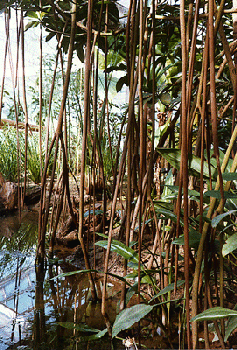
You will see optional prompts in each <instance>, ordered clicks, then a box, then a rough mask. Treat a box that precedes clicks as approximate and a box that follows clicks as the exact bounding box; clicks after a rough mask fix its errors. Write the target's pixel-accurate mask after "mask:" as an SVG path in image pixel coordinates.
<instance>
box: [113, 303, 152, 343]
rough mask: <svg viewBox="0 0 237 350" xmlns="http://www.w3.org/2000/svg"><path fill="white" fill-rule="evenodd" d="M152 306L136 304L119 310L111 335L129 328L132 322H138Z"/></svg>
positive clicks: (114, 335)
mask: <svg viewBox="0 0 237 350" xmlns="http://www.w3.org/2000/svg"><path fill="white" fill-rule="evenodd" d="M153 307H154V306H152V305H146V304H138V305H134V306H132V307H130V308H127V309H125V310H123V311H122V312H120V314H119V315H118V316H117V317H116V320H115V322H114V324H113V328H112V337H113V338H114V337H116V335H118V334H119V332H120V331H122V330H124V329H129V328H130V327H132V325H133V324H134V323H136V322H139V321H140V320H141V319H142V318H143V317H144V316H146V315H147V314H148V313H149V312H151V310H152V309H153Z"/></svg>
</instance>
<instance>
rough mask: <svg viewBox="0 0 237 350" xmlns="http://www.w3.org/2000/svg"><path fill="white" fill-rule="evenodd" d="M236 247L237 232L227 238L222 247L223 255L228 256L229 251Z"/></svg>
mask: <svg viewBox="0 0 237 350" xmlns="http://www.w3.org/2000/svg"><path fill="white" fill-rule="evenodd" d="M235 249H237V233H234V234H233V235H232V236H230V237H229V238H228V239H227V240H226V242H225V244H224V245H223V248H222V254H223V256H226V255H228V254H229V253H232V252H233V251H234V250H235Z"/></svg>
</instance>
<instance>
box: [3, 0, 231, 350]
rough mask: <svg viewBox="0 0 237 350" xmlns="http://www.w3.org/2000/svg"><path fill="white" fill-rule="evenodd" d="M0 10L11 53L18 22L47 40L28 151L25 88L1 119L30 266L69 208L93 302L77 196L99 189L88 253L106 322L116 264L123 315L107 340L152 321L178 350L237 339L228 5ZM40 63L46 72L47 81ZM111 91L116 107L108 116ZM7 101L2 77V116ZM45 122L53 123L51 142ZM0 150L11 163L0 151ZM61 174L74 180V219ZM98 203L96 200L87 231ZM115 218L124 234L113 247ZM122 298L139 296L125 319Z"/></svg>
mask: <svg viewBox="0 0 237 350" xmlns="http://www.w3.org/2000/svg"><path fill="white" fill-rule="evenodd" d="M0 6H1V8H0V9H1V10H5V18H6V28H7V27H8V24H9V23H10V17H11V16H12V15H13V13H14V12H15V14H16V15H18V16H19V17H20V18H21V19H20V20H19V21H18V25H19V27H18V33H19V36H18V39H19V40H18V48H19V47H20V45H19V44H20V42H21V43H24V41H23V38H24V31H23V26H24V21H26V20H27V24H26V25H25V30H31V27H37V26H39V28H41V29H42V27H44V28H45V29H46V31H47V37H46V41H49V40H51V39H52V38H53V37H55V38H56V41H57V47H56V49H55V62H56V65H55V70H54V71H53V69H54V68H53V69H52V67H53V64H52V60H51V58H50V60H49V58H48V59H47V58H44V59H43V57H42V56H41V57H40V60H39V62H40V64H39V80H38V81H37V83H36V87H35V86H33V84H32V88H31V96H33V97H32V101H33V102H32V103H34V106H35V111H36V113H35V119H34V122H35V123H37V124H38V125H39V128H40V132H39V135H38V137H39V142H36V143H35V142H33V137H32V136H31V135H30V134H29V130H28V109H27V103H26V91H25V85H24V84H23V91H22V95H21V96H16V94H14V97H13V104H12V108H10V112H11V113H10V112H9V118H14V119H15V120H16V121H18V118H19V117H21V119H20V120H21V121H24V122H25V123H26V127H25V134H24V137H23V135H20V134H19V133H20V132H19V130H17V135H18V136H17V137H16V138H15V139H17V140H18V143H17V144H16V143H12V138H11V137H10V136H11V132H10V133H5V134H3V135H1V155H0V157H1V158H0V167H1V168H0V169H1V172H2V173H3V174H4V175H5V176H6V177H8V178H9V179H10V180H14V181H15V180H16V179H17V177H18V178H19V176H20V177H22V178H23V181H24V185H26V181H27V177H28V176H30V177H31V179H32V180H33V181H36V182H41V186H42V196H41V206H40V224H39V232H38V261H39V262H41V263H43V261H44V259H45V255H46V249H45V247H46V244H48V242H50V243H49V245H50V246H49V254H50V253H52V251H53V244H54V238H55V234H56V231H57V229H58V225H59V222H60V216H61V215H62V213H63V212H64V208H65V206H66V207H67V212H68V215H70V216H71V218H72V220H73V222H74V224H75V225H76V227H77V230H78V239H79V241H80V245H81V248H82V252H83V256H84V261H85V268H86V272H87V273H88V276H89V280H90V288H91V295H92V298H93V299H94V300H96V299H97V293H96V288H95V273H94V270H95V269H96V266H91V261H90V259H89V256H88V245H87V244H86V242H87V236H88V235H89V232H87V231H86V230H85V225H84V224H85V202H84V194H85V192H84V190H85V187H86V185H87V184H89V193H93V191H94V194H96V190H97V189H100V190H102V211H101V213H103V220H102V223H103V224H102V226H101V230H100V232H99V234H100V236H102V238H103V240H99V241H98V236H95V232H94V233H93V235H92V236H93V237H89V239H90V240H91V241H92V242H93V249H94V254H96V251H97V250H98V249H101V248H100V247H103V248H104V249H105V251H106V253H105V260H104V280H103V293H102V303H101V311H102V314H103V315H104V317H105V318H106V308H105V307H106V285H107V276H108V268H109V264H110V251H111V250H112V251H115V252H117V253H118V254H120V255H121V256H122V257H123V258H124V268H123V276H122V278H121V276H118V277H119V278H120V279H121V280H122V292H121V300H120V311H121V312H120V314H119V316H118V317H117V319H116V321H115V323H114V325H113V328H112V331H111V328H110V326H109V325H108V333H109V335H110V336H111V337H115V336H117V335H118V333H119V332H120V331H121V330H123V329H125V328H128V327H131V326H132V325H133V324H134V323H135V322H137V321H139V320H140V319H141V318H142V317H144V316H146V315H147V314H148V313H150V315H152V319H153V321H154V324H155V322H157V318H158V319H159V317H160V316H159V317H158V316H157V315H162V327H163V328H164V329H165V330H166V331H167V334H170V333H169V332H170V327H171V325H170V322H171V321H170V320H171V311H172V312H173V311H174V315H173V314H172V317H174V318H173V319H176V322H177V323H178V329H179V332H180V344H179V346H180V347H187V348H191V347H192V348H194V349H195V348H196V347H197V346H199V347H200V346H201V345H200V344H199V345H198V341H199V338H200V335H199V334H200V333H199V332H200V331H201V330H203V331H204V332H203V339H204V343H205V348H210V347H211V345H210V337H209V328H208V321H209V322H214V326H215V332H216V333H217V336H218V339H219V344H220V346H221V347H223V348H224V347H225V344H227V341H228V338H229V336H230V334H231V332H232V331H233V330H234V329H235V328H236V327H237V317H236V315H237V311H235V310H234V308H235V302H236V300H235V298H234V297H233V296H234V294H235V290H236V281H235V276H236V257H235V251H236V249H237V244H236V238H237V232H236V212H237V197H236V196H237V193H236V184H237V183H236V181H237V173H236V167H237V156H236V136H237V127H236V103H237V102H236V101H237V99H236V98H237V89H236V68H235V64H236V57H237V56H236V32H235V30H236V22H235V16H236V15H235V12H236V9H234V10H233V9H232V3H230V2H228V1H226V2H225V1H221V3H220V4H219V3H218V2H214V0H209V1H208V2H204V1H199V0H197V1H196V2H195V3H193V2H191V1H190V2H188V1H184V0H181V1H180V2H177V3H176V2H171V3H170V2H168V1H157V2H156V1H149V2H148V1H141V0H140V1H136V0H131V1H130V3H129V4H127V6H128V8H126V7H125V8H123V7H121V5H119V4H117V2H116V1H106V2H105V1H103V0H102V1H96V0H95V1H92V0H89V1H88V2H84V1H76V2H70V1H51V0H47V1H46V0H40V1H27V0H22V1H18V2H15V1H5V2H2V3H1V5H0ZM119 9H120V10H119ZM6 33H7V29H6ZM7 38H8V37H7ZM6 40H8V39H6ZM40 43H42V37H41V41H40ZM21 50H22V52H24V45H21ZM41 53H42V51H41ZM7 55H8V46H7V45H6V57H7ZM76 55H77V57H78V58H79V59H80V61H81V63H82V65H81V68H79V69H78V71H75V70H71V68H72V65H73V62H74V60H75V59H76V57H75V56H76ZM22 57H23V59H24V55H22ZM63 61H66V68H65V64H64V65H63ZM47 65H48V66H49V65H50V67H51V69H52V72H53V74H51V75H50V74H48V73H47V74H46V73H45V71H44V69H45V67H47ZM57 65H58V66H59V67H60V69H59V68H57ZM47 72H50V70H48V71H47ZM16 79H17V77H16ZM23 82H24V79H23ZM115 86H116V90H117V92H118V95H114V87H115ZM37 89H39V94H38V92H37ZM60 90H61V91H60ZM111 90H113V94H112V95H110V93H111ZM121 91H126V93H127V99H126V101H125V102H124V104H123V106H121V104H120V106H119V108H118V105H119V102H118V101H119V100H120V99H121V96H122V92H121ZM119 92H120V94H119ZM15 93H16V91H15ZM111 96H112V97H111ZM114 96H117V97H114ZM4 99H5V100H7V99H8V97H7V94H6V92H5V93H4V79H3V84H2V94H1V104H2V101H3V102H4ZM20 99H22V102H21V101H20ZM1 108H2V107H1ZM52 120H56V121H57V124H56V128H55V131H54V130H53V129H52V128H51V127H50V125H53V123H52ZM28 134H29V135H28ZM44 134H45V136H44ZM22 137H23V140H24V143H22V141H20V140H21V138H22ZM5 145H9V147H11V148H12V152H9V153H7V154H6V153H4V152H3V149H4V147H5ZM38 146H39V147H38ZM20 152H21V154H22V157H19V154H20ZM15 154H16V156H15V158H14V159H10V155H12V156H13V155H15ZM17 154H18V157H17ZM34 155H35V156H36V157H34ZM38 157H39V158H40V163H39V162H37V159H38ZM19 159H21V160H19ZM32 162H34V164H37V165H38V166H39V165H40V166H39V167H37V168H36V167H35V166H31V164H32ZM6 164H10V166H7V167H6ZM15 164H16V167H15V168H14V169H13V170H12V172H9V170H10V169H11V168H13V165H14V166H15ZM24 165H25V166H24ZM19 167H20V169H21V171H17V169H18V170H19ZM5 168H6V169H5ZM33 169H34V170H35V172H37V174H33ZM70 174H72V175H73V176H74V178H76V177H77V176H78V174H79V176H78V178H79V179H80V180H79V207H76V208H75V207H74V206H73V203H72V198H71V196H70V186H69V178H70ZM56 178H57V180H58V181H57V182H56V181H55V180H56ZM46 186H48V187H47V189H48V193H47V196H46ZM56 186H58V188H57V189H59V188H60V189H61V191H56V193H57V196H58V197H57V199H58V203H59V204H58V205H57V206H56V208H54V210H52V211H51V210H50V208H51V203H52V201H51V199H52V197H53V196H54V194H55V191H54V190H55V187H56ZM58 192H59V193H60V195H58ZM65 194H66V195H65ZM95 201H96V197H95V196H93V197H92V199H91V201H90V208H89V211H91V212H92V220H93V217H96V215H95V214H96V212H95V210H96V207H95ZM109 201H110V203H111V205H110V208H111V209H110V210H109V215H107V214H108V211H107V205H108V202H109ZM87 209H88V208H87ZM93 214H94V215H93ZM118 215H119V219H120V225H121V227H120V235H119V239H118V238H117V240H115V239H114V227H115V224H117V221H116V220H115V219H117V217H118ZM108 216H109V217H108ZM108 220H109V223H108ZM49 223H50V230H49V225H48V224H49ZM94 227H95V223H94ZM100 238H101V237H100ZM96 241H97V242H96ZM47 252H48V251H47ZM92 267H94V269H93V270H92ZM130 268H132V269H133V272H132V273H129V272H130ZM132 280H134V285H133V287H131V284H133V282H131V281H132ZM129 286H130V288H129ZM131 293H132V294H134V293H136V294H137V295H138V305H136V306H135V307H131V308H126V305H127V302H128V297H129V295H131ZM176 295H178V296H179V297H177V296H176ZM230 296H232V297H231V298H230ZM126 297H127V298H126ZM230 300H231V302H230ZM122 310H123V311H122ZM226 318H227V319H228V322H224V320H226ZM177 320H178V321H177ZM103 335H104V334H103ZM227 346H228V345H227Z"/></svg>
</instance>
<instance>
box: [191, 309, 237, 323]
mask: <svg viewBox="0 0 237 350" xmlns="http://www.w3.org/2000/svg"><path fill="white" fill-rule="evenodd" d="M229 316H237V311H235V310H231V309H227V308H223V307H220V306H217V307H213V308H211V309H207V310H205V311H203V312H202V313H201V314H199V315H197V316H195V317H193V318H192V319H191V320H190V322H194V321H215V320H218V319H221V318H225V317H229Z"/></svg>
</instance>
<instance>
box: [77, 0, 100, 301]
mask: <svg viewBox="0 0 237 350" xmlns="http://www.w3.org/2000/svg"><path fill="white" fill-rule="evenodd" d="M74 6H76V5H74ZM75 17H76V15H75ZM75 23H76V22H75ZM87 29H88V30H87V45H86V61H85V62H86V63H85V84H84V124H83V137H82V154H81V174H80V207H79V223H78V239H79V241H80V244H81V248H82V251H83V255H84V261H85V266H86V269H87V270H90V262H89V258H88V255H87V252H86V249H85V244H84V239H83V221H84V185H85V158H86V145H87V136H88V135H87V133H88V126H89V117H90V73H91V39H92V1H91V0H89V1H88V13H87ZM88 275H89V281H90V287H91V295H92V298H93V300H96V298H97V297H96V290H95V284H94V281H93V277H92V274H91V273H90V272H89V273H88Z"/></svg>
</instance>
